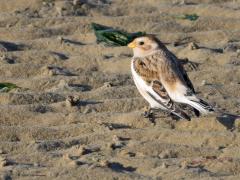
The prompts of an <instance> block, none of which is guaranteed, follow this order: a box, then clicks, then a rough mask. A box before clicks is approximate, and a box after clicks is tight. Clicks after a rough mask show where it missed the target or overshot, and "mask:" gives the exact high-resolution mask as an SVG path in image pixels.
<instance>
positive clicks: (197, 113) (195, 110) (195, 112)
mask: <svg viewBox="0 0 240 180" xmlns="http://www.w3.org/2000/svg"><path fill="white" fill-rule="evenodd" d="M193 111H194V114H195V115H196V116H197V117H199V116H200V112H199V110H197V109H195V108H193Z"/></svg>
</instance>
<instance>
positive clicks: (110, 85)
mask: <svg viewBox="0 0 240 180" xmlns="http://www.w3.org/2000/svg"><path fill="white" fill-rule="evenodd" d="M103 87H105V88H110V87H112V84H111V83H110V82H105V83H104V84H103Z"/></svg>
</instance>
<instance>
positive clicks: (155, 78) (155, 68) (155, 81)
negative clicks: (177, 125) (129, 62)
mask: <svg viewBox="0 0 240 180" xmlns="http://www.w3.org/2000/svg"><path fill="white" fill-rule="evenodd" d="M133 63H134V69H135V71H136V73H138V74H139V75H140V76H141V77H142V79H143V80H145V82H146V83H147V84H148V85H149V86H151V87H152V89H153V91H154V92H155V93H157V95H158V96H159V97H160V98H159V97H155V96H154V95H152V94H151V93H150V94H149V95H150V96H151V97H152V98H153V99H154V100H156V101H157V102H158V103H160V104H161V105H163V106H164V107H166V108H167V109H172V107H173V101H172V100H171V98H170V97H169V95H168V93H167V91H166V89H165V87H164V86H163V84H162V83H161V80H160V79H161V78H160V74H161V73H160V71H161V69H160V66H159V62H158V63H157V59H156V58H154V57H152V56H149V57H147V58H134V61H133ZM159 99H161V101H160V100H159Z"/></svg>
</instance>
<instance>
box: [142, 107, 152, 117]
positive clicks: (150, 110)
mask: <svg viewBox="0 0 240 180" xmlns="http://www.w3.org/2000/svg"><path fill="white" fill-rule="evenodd" d="M143 116H144V117H145V118H153V116H154V114H153V109H152V108H148V110H146V111H145V112H144V113H143Z"/></svg>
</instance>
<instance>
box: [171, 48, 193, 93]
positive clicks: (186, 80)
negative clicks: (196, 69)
mask: <svg viewBox="0 0 240 180" xmlns="http://www.w3.org/2000/svg"><path fill="white" fill-rule="evenodd" d="M168 52H169V55H170V57H171V58H173V60H174V61H175V62H176V64H177V67H178V70H179V72H180V74H181V75H182V77H183V80H184V82H185V84H186V85H187V87H188V88H189V89H190V90H191V91H192V92H193V93H195V89H194V87H193V84H192V82H191V80H190V79H189V77H188V75H187V72H186V71H185V69H184V68H183V65H182V63H181V62H180V61H179V60H178V58H177V57H176V56H175V55H174V54H173V53H172V52H170V51H168Z"/></svg>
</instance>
